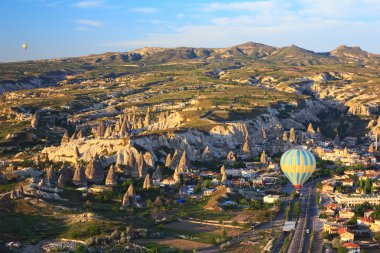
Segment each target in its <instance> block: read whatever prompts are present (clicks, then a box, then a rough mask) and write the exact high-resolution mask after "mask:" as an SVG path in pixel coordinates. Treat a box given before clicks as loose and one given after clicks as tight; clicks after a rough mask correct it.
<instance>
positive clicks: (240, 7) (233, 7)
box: [202, 1, 275, 12]
mask: <svg viewBox="0 0 380 253" xmlns="http://www.w3.org/2000/svg"><path fill="white" fill-rule="evenodd" d="M274 5H275V1H255V2H248V1H246V2H231V3H224V2H223V3H222V2H215V3H210V4H204V5H203V7H202V10H203V11H208V12H212V11H264V10H268V9H273V7H274Z"/></svg>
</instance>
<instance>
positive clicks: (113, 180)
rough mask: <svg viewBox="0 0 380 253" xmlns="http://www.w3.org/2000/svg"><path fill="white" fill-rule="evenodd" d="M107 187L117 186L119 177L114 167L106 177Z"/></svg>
mask: <svg viewBox="0 0 380 253" xmlns="http://www.w3.org/2000/svg"><path fill="white" fill-rule="evenodd" d="M106 185H107V186H116V185H117V177H116V174H115V168H114V166H113V165H111V167H110V170H109V171H108V174H107V177H106Z"/></svg>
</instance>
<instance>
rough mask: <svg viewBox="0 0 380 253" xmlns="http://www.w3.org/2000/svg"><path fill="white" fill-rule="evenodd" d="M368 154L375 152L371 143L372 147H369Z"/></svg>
mask: <svg viewBox="0 0 380 253" xmlns="http://www.w3.org/2000/svg"><path fill="white" fill-rule="evenodd" d="M368 152H369V153H373V152H374V148H373V143H371V145H369V147H368Z"/></svg>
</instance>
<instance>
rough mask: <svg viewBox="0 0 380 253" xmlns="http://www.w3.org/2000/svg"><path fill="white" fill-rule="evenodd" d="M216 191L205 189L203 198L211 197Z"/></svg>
mask: <svg viewBox="0 0 380 253" xmlns="http://www.w3.org/2000/svg"><path fill="white" fill-rule="evenodd" d="M215 191H216V189H205V190H204V191H203V196H211V195H212V194H213V193H214V192H215Z"/></svg>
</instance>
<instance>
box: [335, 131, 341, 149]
mask: <svg viewBox="0 0 380 253" xmlns="http://www.w3.org/2000/svg"><path fill="white" fill-rule="evenodd" d="M334 145H335V146H338V147H339V146H340V138H339V135H338V134H337V135H336V136H335V139H334Z"/></svg>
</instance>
